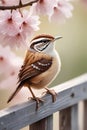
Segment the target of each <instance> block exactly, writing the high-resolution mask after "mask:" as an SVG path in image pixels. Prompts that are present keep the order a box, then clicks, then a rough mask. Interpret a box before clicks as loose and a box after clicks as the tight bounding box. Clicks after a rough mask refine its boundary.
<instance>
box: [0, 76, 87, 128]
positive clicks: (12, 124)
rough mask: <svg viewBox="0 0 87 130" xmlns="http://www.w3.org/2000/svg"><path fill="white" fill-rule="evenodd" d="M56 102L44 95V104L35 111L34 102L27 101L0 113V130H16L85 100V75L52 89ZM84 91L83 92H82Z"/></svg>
mask: <svg viewBox="0 0 87 130" xmlns="http://www.w3.org/2000/svg"><path fill="white" fill-rule="evenodd" d="M53 89H54V90H55V91H56V93H58V95H57V100H56V102H55V103H52V98H51V96H50V95H49V94H46V95H45V96H44V97H43V99H44V100H45V102H44V104H40V108H39V110H38V111H35V105H36V103H35V101H28V102H25V103H22V104H19V105H16V106H13V107H10V108H7V109H4V110H1V111H0V130H18V129H20V128H23V127H24V126H26V125H31V124H32V123H35V122H37V121H39V120H41V119H43V118H46V117H47V116H49V115H52V114H53V113H54V112H56V111H59V110H62V109H65V108H67V107H70V106H72V105H74V104H76V103H78V102H79V101H80V100H85V99H87V74H84V75H82V76H80V77H78V78H75V79H73V80H70V81H68V82H66V83H64V84H61V85H58V86H56V87H54V88H53ZM84 90H85V91H84Z"/></svg>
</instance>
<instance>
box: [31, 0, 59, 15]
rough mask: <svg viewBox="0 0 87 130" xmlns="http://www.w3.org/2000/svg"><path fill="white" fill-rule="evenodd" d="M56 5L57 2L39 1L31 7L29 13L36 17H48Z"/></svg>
mask: <svg viewBox="0 0 87 130" xmlns="http://www.w3.org/2000/svg"><path fill="white" fill-rule="evenodd" d="M56 5H57V0H53V1H52V0H39V1H38V2H37V3H34V4H33V6H32V7H31V11H32V12H33V13H34V14H38V15H50V14H52V12H53V8H54V7H55V6H56Z"/></svg>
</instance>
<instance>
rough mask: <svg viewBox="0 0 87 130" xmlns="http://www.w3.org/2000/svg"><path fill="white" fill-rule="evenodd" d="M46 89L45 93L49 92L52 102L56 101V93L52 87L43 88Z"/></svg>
mask: <svg viewBox="0 0 87 130" xmlns="http://www.w3.org/2000/svg"><path fill="white" fill-rule="evenodd" d="M45 89H46V90H47V91H46V93H47V94H50V95H52V102H55V101H56V97H57V93H56V92H55V91H54V90H53V89H51V90H50V89H48V88H45Z"/></svg>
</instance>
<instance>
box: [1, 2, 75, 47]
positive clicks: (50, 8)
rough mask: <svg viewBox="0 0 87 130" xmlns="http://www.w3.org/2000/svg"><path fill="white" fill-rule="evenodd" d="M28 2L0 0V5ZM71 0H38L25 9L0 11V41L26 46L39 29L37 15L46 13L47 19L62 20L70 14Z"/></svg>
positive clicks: (5, 43)
mask: <svg viewBox="0 0 87 130" xmlns="http://www.w3.org/2000/svg"><path fill="white" fill-rule="evenodd" d="M20 1H21V3H22V4H25V3H28V2H29V0H11V1H10V0H1V5H2V6H12V5H18V4H19V2H20ZM70 1H71V0H38V2H36V3H33V4H32V6H31V7H30V8H29V9H27V10H25V9H23V10H20V9H16V10H4V11H0V42H1V43H2V45H4V46H5V45H10V46H11V47H14V46H16V47H22V46H27V43H28V40H29V38H30V37H31V36H32V35H33V34H34V32H35V31H37V30H39V24H40V21H39V16H40V15H47V16H48V19H49V21H56V22H60V21H61V22H62V21H65V18H69V17H71V16H72V10H73V6H72V5H71V3H70Z"/></svg>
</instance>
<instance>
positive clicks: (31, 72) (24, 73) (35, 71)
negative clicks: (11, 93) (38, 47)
mask: <svg viewBox="0 0 87 130" xmlns="http://www.w3.org/2000/svg"><path fill="white" fill-rule="evenodd" d="M51 65H52V58H49V59H46V58H41V59H39V60H36V61H35V62H33V63H31V64H30V63H29V64H28V62H27V64H24V65H23V66H22V68H21V70H20V72H19V75H18V76H19V82H22V81H25V80H26V79H31V78H34V77H35V76H37V75H39V74H41V73H43V72H45V71H47V70H48V69H49V68H50V67H51Z"/></svg>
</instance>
